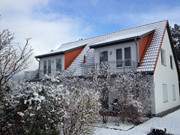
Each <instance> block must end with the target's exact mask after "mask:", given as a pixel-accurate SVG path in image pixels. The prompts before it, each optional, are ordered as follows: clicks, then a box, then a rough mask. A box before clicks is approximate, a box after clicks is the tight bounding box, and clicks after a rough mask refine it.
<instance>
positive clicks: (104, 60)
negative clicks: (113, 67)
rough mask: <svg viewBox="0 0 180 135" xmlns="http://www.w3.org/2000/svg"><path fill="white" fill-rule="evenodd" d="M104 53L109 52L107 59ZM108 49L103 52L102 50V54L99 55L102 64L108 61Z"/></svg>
mask: <svg viewBox="0 0 180 135" xmlns="http://www.w3.org/2000/svg"><path fill="white" fill-rule="evenodd" d="M103 53H106V54H107V58H106V59H104V58H105V57H103V56H104V54H103ZM102 54H103V56H102ZM108 57H109V56H108V51H102V52H100V55H99V63H100V64H101V63H104V62H108Z"/></svg>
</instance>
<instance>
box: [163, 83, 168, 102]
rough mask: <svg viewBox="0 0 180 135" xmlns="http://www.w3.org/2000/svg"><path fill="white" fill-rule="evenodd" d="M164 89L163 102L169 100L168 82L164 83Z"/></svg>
mask: <svg viewBox="0 0 180 135" xmlns="http://www.w3.org/2000/svg"><path fill="white" fill-rule="evenodd" d="M162 91H163V102H164V103H166V102H168V90H167V84H162Z"/></svg>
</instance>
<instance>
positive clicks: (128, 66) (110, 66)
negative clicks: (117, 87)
mask: <svg viewBox="0 0 180 135" xmlns="http://www.w3.org/2000/svg"><path fill="white" fill-rule="evenodd" d="M137 64H138V63H137V62H135V61H132V60H125V61H108V62H101V63H95V64H88V63H81V67H82V70H83V74H87V73H90V72H93V71H101V70H107V71H109V72H112V73H117V72H128V71H132V70H135V69H136V68H137Z"/></svg>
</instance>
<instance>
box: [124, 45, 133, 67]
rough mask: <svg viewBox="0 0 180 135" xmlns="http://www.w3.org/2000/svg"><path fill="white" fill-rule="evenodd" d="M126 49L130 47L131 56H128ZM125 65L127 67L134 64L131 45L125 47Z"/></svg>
mask: <svg viewBox="0 0 180 135" xmlns="http://www.w3.org/2000/svg"><path fill="white" fill-rule="evenodd" d="M126 49H130V52H129V54H130V55H129V56H130V57H129V58H126V51H125V50H126ZM124 66H125V67H130V66H132V51H131V47H130V46H128V47H124Z"/></svg>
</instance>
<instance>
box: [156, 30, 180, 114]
mask: <svg viewBox="0 0 180 135" xmlns="http://www.w3.org/2000/svg"><path fill="white" fill-rule="evenodd" d="M161 48H162V49H163V50H164V51H165V65H162V63H161V61H162V60H161V52H160V54H159V57H158V61H157V65H156V68H155V71H154V106H155V107H154V109H153V113H154V114H158V113H161V112H163V111H166V110H168V109H170V108H173V107H176V106H178V105H180V99H179V83H178V73H177V68H176V65H175V61H174V56H173V52H172V48H171V44H170V41H169V37H168V33H167V30H166V32H165V36H164V39H163V43H162V47H161ZM170 56H173V57H172V58H173V60H172V65H173V69H171V65H170ZM166 86H167V91H166V88H165V87H166ZM173 87H174V88H175V93H174V92H173ZM174 96H176V99H174ZM166 98H167V100H166V101H165V99H166Z"/></svg>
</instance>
